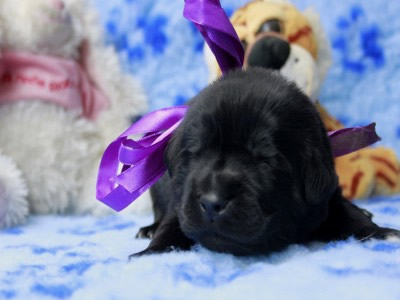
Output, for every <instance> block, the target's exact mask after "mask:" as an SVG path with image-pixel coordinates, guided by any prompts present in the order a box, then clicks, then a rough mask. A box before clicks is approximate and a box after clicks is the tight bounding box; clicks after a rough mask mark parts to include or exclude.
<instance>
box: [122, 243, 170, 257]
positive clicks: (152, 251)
mask: <svg viewBox="0 0 400 300" xmlns="http://www.w3.org/2000/svg"><path fill="white" fill-rule="evenodd" d="M174 250H175V248H174V247H173V246H169V247H167V248H163V249H159V248H156V247H149V248H147V249H145V250H143V251H140V252H138V253H134V254H131V255H129V260H131V259H132V258H137V257H141V256H145V255H153V254H161V253H168V252H171V251H174Z"/></svg>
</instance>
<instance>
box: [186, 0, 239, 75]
mask: <svg viewBox="0 0 400 300" xmlns="http://www.w3.org/2000/svg"><path fill="white" fill-rule="evenodd" d="M183 16H184V17H185V18H186V19H188V20H189V21H191V22H193V23H194V25H195V26H196V27H197V29H198V30H199V31H200V33H201V35H202V36H203V37H204V39H205V41H206V42H207V44H208V46H209V47H210V49H211V51H212V52H213V53H214V55H215V58H216V59H217V61H218V64H219V66H220V68H221V70H222V72H223V73H226V72H227V71H229V70H231V69H236V68H242V66H243V60H244V49H243V46H242V43H241V42H240V40H239V37H238V36H237V34H236V31H235V29H234V28H233V26H232V23H231V22H230V21H229V18H228V17H227V15H226V14H225V11H224V10H223V9H222V7H221V4H220V2H219V0H202V1H198V0H185V8H184V11H183Z"/></svg>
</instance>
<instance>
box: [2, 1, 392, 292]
mask: <svg viewBox="0 0 400 300" xmlns="http://www.w3.org/2000/svg"><path fill="white" fill-rule="evenodd" d="M93 3H94V4H95V5H96V7H97V8H98V10H99V12H100V14H101V19H102V21H103V24H104V27H105V29H106V32H107V42H108V43H111V44H113V45H115V46H116V48H117V50H118V52H119V54H120V57H121V61H122V63H123V65H124V67H125V69H126V70H127V71H129V72H131V73H133V74H134V75H135V76H136V77H137V78H138V79H140V80H141V81H142V83H143V85H144V87H145V89H146V91H147V93H148V95H149V99H150V101H151V108H152V109H156V108H160V107H164V106H169V105H173V104H182V103H184V102H185V101H186V100H188V99H189V98H190V97H192V96H193V95H195V94H196V93H197V92H198V91H199V90H200V89H201V88H203V87H204V86H205V85H206V84H207V76H208V75H207V69H206V67H205V64H204V61H203V56H202V47H203V40H202V38H201V36H200V35H199V34H198V33H197V31H196V30H195V28H194V27H193V26H192V25H191V24H190V23H189V22H188V21H186V20H184V19H183V17H182V16H181V15H182V9H183V0H182V1H181V0H174V1H171V0H93ZM243 3H244V1H243V0H223V1H222V5H223V6H224V8H225V9H226V11H227V12H228V14H230V13H232V11H233V10H234V9H236V8H237V7H239V6H240V5H242V4H243ZM294 3H296V4H297V5H298V7H299V8H301V9H303V8H306V7H308V6H309V5H313V6H314V7H315V8H316V10H317V11H318V12H319V13H320V14H321V16H323V17H322V21H323V23H324V26H325V28H326V30H327V32H328V34H329V37H330V39H331V42H332V45H333V48H334V66H333V67H332V69H331V71H330V73H329V75H328V77H327V79H326V81H325V83H324V87H323V89H322V92H321V97H320V99H321V102H323V103H324V105H325V106H326V107H327V108H328V109H329V110H330V111H331V112H332V113H333V114H334V115H336V116H338V117H339V118H340V120H341V121H342V122H344V123H345V125H347V126H353V125H359V124H367V123H369V122H370V121H372V120H373V121H376V122H377V124H378V127H377V129H378V132H379V134H380V135H381V136H382V137H383V142H382V143H381V144H382V145H387V146H391V147H393V148H395V149H396V150H397V153H398V154H400V120H399V116H400V113H399V111H400V104H399V103H398V102H399V100H398V98H399V97H400V51H399V46H400V36H399V35H400V19H399V18H398V12H399V11H400V2H399V1H393V0H386V1H383V0H370V1H368V2H367V1H363V2H354V1H330V0H324V1H323V0H318V1H317V0H314V1H312V0H294ZM359 204H360V205H361V206H363V207H365V208H367V209H368V210H370V211H371V212H372V213H374V214H375V218H374V220H375V221H376V222H377V223H378V224H380V225H383V226H389V227H394V228H399V229H400V196H397V197H382V198H376V199H371V200H369V201H365V202H362V203H361V202H359ZM151 221H152V219H151V216H148V217H140V218H139V217H132V216H127V215H115V216H110V217H107V218H102V219H96V218H94V217H59V216H46V217H32V218H30V220H29V222H28V224H27V225H25V226H23V227H17V228H13V229H9V230H6V231H2V232H0V241H1V242H0V251H1V252H0V253H1V257H0V299H239V298H241V299H363V300H364V299H378V298H381V299H400V243H395V242H389V241H369V242H366V243H360V242H358V241H355V240H352V239H351V240H348V241H344V242H339V243H330V244H314V245H311V246H310V247H304V246H298V245H294V246H292V247H291V248H290V249H288V250H287V251H284V252H282V253H278V254H275V255H272V256H270V257H265V258H246V259H244V258H235V257H232V256H231V255H225V254H217V253H212V252H209V251H207V250H205V249H204V248H201V247H197V248H195V249H194V250H193V251H191V252H186V253H170V254H163V255H155V256H150V257H143V258H138V259H134V260H133V261H131V262H130V263H127V257H128V255H129V254H131V253H134V252H137V251H139V250H142V249H144V248H145V247H146V246H147V244H148V241H147V240H136V239H135V238H134V235H135V233H136V232H137V230H138V228H139V227H140V226H144V225H147V224H150V222H151Z"/></svg>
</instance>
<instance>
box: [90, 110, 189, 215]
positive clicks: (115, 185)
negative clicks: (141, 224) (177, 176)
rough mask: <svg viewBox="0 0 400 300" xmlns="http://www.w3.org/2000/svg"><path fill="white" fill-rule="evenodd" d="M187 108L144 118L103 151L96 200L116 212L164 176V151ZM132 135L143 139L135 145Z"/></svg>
mask: <svg viewBox="0 0 400 300" xmlns="http://www.w3.org/2000/svg"><path fill="white" fill-rule="evenodd" d="M187 109H188V107H187V106H176V107H171V108H165V109H160V110H157V111H154V112H152V113H149V114H147V115H146V116H144V117H143V118H141V119H140V120H139V121H138V122H136V123H135V124H133V125H132V126H131V127H130V128H129V129H128V130H126V131H125V132H124V133H122V134H121V135H120V136H119V137H118V138H117V139H116V140H115V141H114V142H112V143H111V144H110V145H109V146H108V147H107V149H106V150H105V152H104V154H103V157H102V159H101V162H100V167H99V173H98V177H97V191H96V197H97V199H98V200H100V201H102V202H103V203H104V204H106V205H108V206H109V207H111V208H112V209H114V210H116V211H120V210H122V209H124V208H125V207H127V206H128V205H129V204H131V203H132V202H133V201H134V200H135V199H137V198H138V197H139V196H140V195H141V194H143V193H144V192H145V191H146V190H147V189H148V188H150V187H151V186H152V185H153V184H154V183H155V182H156V181H157V180H158V179H159V178H160V177H161V176H162V175H163V174H164V172H165V170H166V167H165V165H164V162H163V157H164V155H163V154H164V151H165V147H166V146H167V143H168V141H169V139H170V138H171V135H172V133H173V132H174V131H175V129H176V128H177V127H178V125H179V123H180V122H181V120H182V119H183V117H184V115H185V113H186V111H187ZM132 135H143V137H142V138H140V139H139V140H138V141H134V140H132V139H129V138H128V137H129V136H132Z"/></svg>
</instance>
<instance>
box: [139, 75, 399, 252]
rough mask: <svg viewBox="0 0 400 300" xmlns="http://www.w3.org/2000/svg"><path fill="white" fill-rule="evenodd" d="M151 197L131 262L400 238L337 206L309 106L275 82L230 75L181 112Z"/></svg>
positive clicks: (323, 139) (329, 162)
mask: <svg viewBox="0 0 400 300" xmlns="http://www.w3.org/2000/svg"><path fill="white" fill-rule="evenodd" d="M165 162H166V164H167V166H168V173H167V174H165V175H164V176H163V177H162V179H161V180H160V181H159V182H158V183H157V184H156V185H154V187H153V188H152V190H151V194H152V198H153V206H154V212H155V223H154V224H153V225H151V226H148V227H144V228H142V229H141V230H140V231H139V233H138V236H139V237H153V240H152V241H151V243H150V245H149V247H148V248H147V249H146V250H144V251H142V252H139V253H137V254H136V255H142V254H149V253H157V252H166V251H170V250H171V249H174V248H178V249H190V247H191V246H192V245H194V244H195V243H200V244H201V245H203V246H204V247H206V248H208V249H211V250H214V251H219V252H226V253H232V254H234V255H259V254H268V253H270V252H272V251H279V250H282V249H284V248H285V247H287V246H288V245H290V244H293V243H307V242H311V241H332V240H340V239H346V238H348V237H350V236H354V237H355V238H357V239H366V238H372V237H373V238H379V239H382V238H386V237H388V236H390V235H395V236H399V237H400V232H398V231H396V230H394V229H389V228H381V227H379V226H377V225H376V224H374V223H373V222H372V221H371V217H370V216H368V215H367V214H365V213H364V212H363V211H362V210H361V209H359V208H357V207H356V206H354V205H353V204H351V203H350V202H349V201H347V200H346V199H344V198H343V196H342V194H341V190H340V187H339V186H338V179H337V176H336V173H335V169H334V162H333V157H332V153H331V148H330V144H329V140H328V137H327V134H326V131H325V129H324V126H323V124H322V121H321V119H320V117H319V115H318V112H317V110H316V108H315V107H314V105H313V104H312V103H311V101H310V100H309V99H308V98H307V96H305V95H304V94H303V93H302V92H301V91H300V90H299V89H298V88H297V87H296V86H295V85H294V84H292V83H289V82H287V81H286V80H285V79H284V78H282V77H281V76H280V75H279V74H278V73H274V72H273V71H269V70H266V69H258V68H253V69H252V68H250V69H248V70H247V71H242V70H238V71H234V72H231V73H230V74H228V75H226V76H224V77H223V78H221V79H219V80H218V81H216V82H214V83H213V84H211V85H210V86H209V87H207V88H206V89H204V90H203V91H202V92H201V93H200V94H199V95H198V96H197V97H195V98H194V99H193V100H192V101H191V102H190V109H189V111H188V112H187V114H186V116H185V119H184V121H183V122H182V124H181V125H180V127H179V128H178V129H177V131H176V132H175V134H174V136H173V138H172V139H171V141H170V143H169V145H168V148H167V151H166V153H165Z"/></svg>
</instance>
